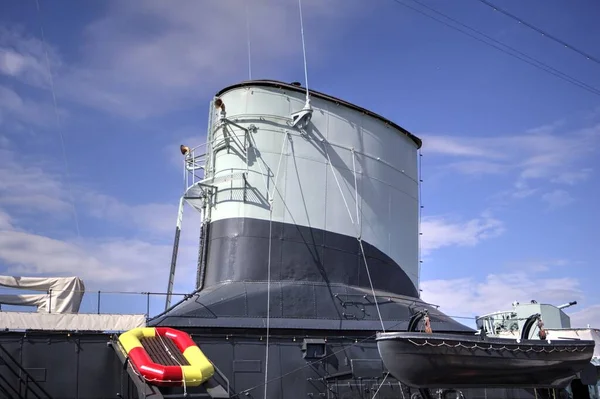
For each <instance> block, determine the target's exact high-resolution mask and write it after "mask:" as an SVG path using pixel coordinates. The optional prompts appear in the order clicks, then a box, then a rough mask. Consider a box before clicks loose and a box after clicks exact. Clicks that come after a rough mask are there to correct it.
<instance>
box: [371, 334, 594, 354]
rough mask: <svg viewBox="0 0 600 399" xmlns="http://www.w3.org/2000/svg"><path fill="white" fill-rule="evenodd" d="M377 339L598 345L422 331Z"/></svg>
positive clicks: (573, 341) (545, 345)
mask: <svg viewBox="0 0 600 399" xmlns="http://www.w3.org/2000/svg"><path fill="white" fill-rule="evenodd" d="M375 340H376V341H378V342H379V341H394V340H396V341H407V340H427V341H444V342H468V343H473V344H475V343H479V344H491V345H493V344H498V345H510V346H515V347H518V346H525V345H528V346H534V347H540V346H544V347H548V346H551V347H557V346H568V347H591V349H592V350H593V349H594V346H595V345H596V343H595V341H593V340H583V339H557V340H540V339H518V338H498V337H490V336H485V337H482V336H481V335H468V334H452V333H425V332H423V333H420V332H380V333H377V336H376V338H375Z"/></svg>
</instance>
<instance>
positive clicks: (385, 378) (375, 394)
mask: <svg viewBox="0 0 600 399" xmlns="http://www.w3.org/2000/svg"><path fill="white" fill-rule="evenodd" d="M389 376H390V373H389V371H388V372H387V374H386V375H385V377H383V380H382V381H381V384H379V387H378V388H377V390H376V391H375V393H374V394H373V398H372V399H375V397H376V396H377V394H378V393H379V390H380V389H381V387H382V386H383V384H384V383H385V380H387V378H388V377H389Z"/></svg>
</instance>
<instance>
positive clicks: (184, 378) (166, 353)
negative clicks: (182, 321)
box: [119, 327, 215, 387]
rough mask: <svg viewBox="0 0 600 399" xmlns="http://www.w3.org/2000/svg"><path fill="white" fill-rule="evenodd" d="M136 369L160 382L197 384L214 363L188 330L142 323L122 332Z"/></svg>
mask: <svg viewBox="0 0 600 399" xmlns="http://www.w3.org/2000/svg"><path fill="white" fill-rule="evenodd" d="M119 343H120V344H121V346H122V347H123V349H124V350H125V352H126V353H127V357H128V358H129V361H130V362H131V364H132V365H133V366H134V368H135V369H136V370H137V372H138V373H139V374H140V375H141V376H142V377H143V378H144V379H145V380H146V381H147V382H149V383H152V384H154V385H158V386H189V387H193V386H198V385H201V384H202V383H204V382H205V381H206V380H208V379H209V378H211V377H212V376H213V374H214V372H215V370H214V366H213V365H212V363H211V362H210V360H208V358H207V357H206V356H205V355H204V354H203V353H202V351H201V350H200V348H198V346H197V345H196V343H195V342H194V341H193V340H192V338H191V337H190V335H189V334H187V333H186V332H183V331H180V330H176V329H173V328H169V327H140V328H135V329H133V330H129V331H127V332H125V333H123V334H121V335H120V336H119Z"/></svg>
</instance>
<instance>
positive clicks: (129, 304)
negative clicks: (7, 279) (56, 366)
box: [0, 289, 192, 318]
mask: <svg viewBox="0 0 600 399" xmlns="http://www.w3.org/2000/svg"><path fill="white" fill-rule="evenodd" d="M60 292H72V293H80V294H81V293H82V294H83V295H82V301H81V305H80V309H79V312H77V313H79V314H129V315H133V314H144V315H146V317H147V318H150V317H152V316H153V315H155V314H158V313H160V312H161V310H164V303H165V302H164V298H165V297H166V296H168V295H171V296H175V297H178V298H186V297H189V296H190V295H191V294H192V293H185V294H184V293H181V292H174V293H171V294H169V293H167V292H157V291H118V290H106V291H102V290H94V291H92V290H85V291H78V290H68V289H65V290H56V289H54V290H49V291H48V292H47V295H48V296H49V301H52V302H54V301H55V298H56V297H57V295H58V294H59V293H60ZM14 294H15V295H17V294H19V293H18V292H15V293H14ZM123 297H126V298H123ZM159 303H160V305H159ZM0 305H2V304H0ZM161 305H162V306H161ZM161 307H162V309H160V308H161ZM34 308H35V306H31V305H14V304H4V306H2V307H1V308H0V313H11V312H25V313H32V312H31V310H32V309H34ZM48 308H49V309H50V310H49V312H52V304H51V303H50V304H49V306H48ZM115 309H117V311H115Z"/></svg>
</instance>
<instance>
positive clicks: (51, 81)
mask: <svg viewBox="0 0 600 399" xmlns="http://www.w3.org/2000/svg"><path fill="white" fill-rule="evenodd" d="M35 5H36V7H37V12H38V17H39V19H40V32H41V38H42V47H43V49H44V55H45V58H46V69H47V71H48V83H49V84H50V92H51V93H52V103H53V106H54V116H55V118H56V130H57V131H58V136H59V138H60V145H61V149H62V155H63V161H64V167H65V182H66V185H67V191H68V192H69V199H70V200H71V207H72V208H73V220H74V222H75V230H76V231H77V238H81V231H80V229H79V217H78V215H77V208H76V206H75V199H74V198H73V190H72V188H71V184H70V181H71V178H70V173H69V161H68V158H67V150H66V146H65V139H64V136H63V132H62V128H61V119H60V113H59V112H58V101H57V99H56V90H55V89H54V78H53V76H52V70H51V68H50V57H49V56H48V48H47V45H46V34H45V33H44V24H43V21H42V10H41V9H40V3H39V0H35Z"/></svg>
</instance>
